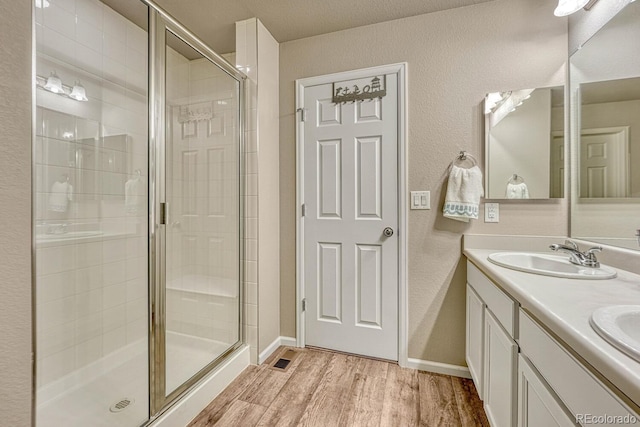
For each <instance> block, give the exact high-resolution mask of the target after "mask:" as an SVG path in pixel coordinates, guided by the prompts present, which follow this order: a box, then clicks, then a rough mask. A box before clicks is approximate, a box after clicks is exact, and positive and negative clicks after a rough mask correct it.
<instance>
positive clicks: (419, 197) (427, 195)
mask: <svg viewBox="0 0 640 427" xmlns="http://www.w3.org/2000/svg"><path fill="white" fill-rule="evenodd" d="M410 205H411V206H410V208H411V209H431V192H430V191H412V192H411V201H410Z"/></svg>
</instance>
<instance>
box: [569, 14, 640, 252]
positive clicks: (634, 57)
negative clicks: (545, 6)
mask: <svg viewBox="0 0 640 427" xmlns="http://www.w3.org/2000/svg"><path fill="white" fill-rule="evenodd" d="M638 52H640V2H635V3H634V2H631V3H629V4H628V5H627V6H626V7H625V8H624V9H622V10H621V11H620V13H618V14H617V15H616V16H615V17H614V18H612V19H611V20H610V21H609V22H608V23H607V24H605V25H604V26H603V27H602V28H601V29H600V30H599V31H598V32H597V33H596V34H595V35H594V36H593V37H592V38H591V39H590V40H588V41H587V42H586V43H585V44H584V45H583V46H582V47H581V48H580V49H579V50H577V51H576V52H575V53H574V54H573V55H572V56H571V58H570V71H569V73H570V93H571V100H570V106H571V109H570V111H571V153H572V155H571V194H572V198H571V199H572V203H571V235H572V236H573V237H578V238H582V239H587V240H592V241H596V242H600V243H605V244H610V245H616V246H622V247H626V248H631V249H638V250H640V244H639V237H638V236H637V234H638V233H640V232H639V231H638V230H639V229H640V168H639V167H638V166H637V165H639V164H640V55H638Z"/></svg>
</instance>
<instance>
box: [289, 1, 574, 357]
mask: <svg viewBox="0 0 640 427" xmlns="http://www.w3.org/2000/svg"><path fill="white" fill-rule="evenodd" d="M556 4H557V2H555V1H554V0H543V1H542V0H541V1H530V0H496V1H493V2H488V3H483V4H478V5H474V6H471V7H466V8H460V9H453V10H449V11H444V12H438V13H433V14H427V15H421V16H416V17H411V18H406V19H401V20H396V21H391V22H386V23H381V24H376V25H371V26H366V27H360V28H354V29H350V30H346V31H341V32H336V33H331V34H325V35H321V36H317V37H311V38H306V39H301V40H296V41H291V42H287V43H282V44H281V45H280V136H281V140H280V210H281V216H280V227H281V234H280V236H281V237H280V245H281V252H280V255H281V263H280V266H281V300H280V302H281V310H280V311H281V335H283V336H295V333H296V330H295V307H296V306H295V213H296V206H295V180H296V176H295V164H296V160H295V112H294V110H295V98H294V95H295V94H294V82H295V80H296V79H299V78H303V77H310V76H316V75H322V74H328V73H334V72H339V71H346V70H352V69H358V68H364V67H371V66H376V65H382V64H390V63H397V62H405V61H406V62H407V63H408V64H409V65H408V66H409V77H408V98H409V109H408V117H409V135H408V147H409V159H410V160H409V190H431V192H432V206H434V209H433V210H427V211H410V214H409V228H410V229H409V234H410V235H409V243H408V244H409V278H408V289H409V292H408V293H409V332H408V333H409V357H411V358H419V359H425V360H431V361H439V362H444V363H451V364H455V365H464V364H465V361H464V296H465V287H464V286H465V277H466V267H465V262H464V259H463V257H462V256H461V238H462V234H463V233H465V232H473V233H479V234H483V233H484V234H533V235H535V234H542V235H566V233H567V204H566V202H565V201H564V200H562V201H544V202H531V201H529V202H509V203H502V204H501V205H500V208H501V212H500V219H501V221H500V223H499V224H485V223H483V222H480V221H476V222H474V223H472V224H471V225H466V224H463V223H460V222H456V221H452V220H449V219H445V218H443V216H442V214H441V209H442V204H443V198H444V184H445V178H446V171H447V167H448V166H449V163H450V162H451V160H452V159H453V157H454V156H455V154H457V152H458V151H459V150H463V149H464V150H468V151H469V152H471V153H472V154H475V155H476V156H478V157H480V153H482V152H483V151H484V149H483V145H482V139H483V114H482V104H481V103H482V100H483V98H484V96H485V94H486V93H487V92H495V91H499V90H507V89H513V88H523V87H546V86H554V85H559V84H562V83H563V81H564V62H565V59H566V55H567V23H566V19H563V18H556V17H554V16H553V9H554V8H555V6H556Z"/></svg>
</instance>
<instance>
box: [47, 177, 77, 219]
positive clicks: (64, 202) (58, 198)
mask: <svg viewBox="0 0 640 427" xmlns="http://www.w3.org/2000/svg"><path fill="white" fill-rule="evenodd" d="M72 200H73V186H72V185H71V184H69V183H68V182H60V181H56V182H54V183H53V185H52V186H51V194H49V210H50V211H54V212H66V211H67V206H68V205H69V202H70V201H72Z"/></svg>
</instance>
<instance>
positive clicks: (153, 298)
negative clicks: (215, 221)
mask: <svg viewBox="0 0 640 427" xmlns="http://www.w3.org/2000/svg"><path fill="white" fill-rule="evenodd" d="M141 1H142V2H143V3H145V4H146V5H147V6H149V32H148V34H149V394H150V400H149V406H150V408H149V409H150V411H149V412H150V413H149V415H150V419H149V421H150V422H152V421H153V420H155V419H156V418H157V417H158V416H159V415H161V414H162V413H163V412H164V411H166V410H167V409H168V408H169V407H171V405H172V404H173V403H175V402H176V401H177V400H178V399H179V398H180V397H181V396H183V395H184V394H185V393H187V392H188V391H189V390H190V389H191V388H192V387H193V386H194V385H195V384H197V383H198V382H199V381H201V380H202V379H203V378H204V377H205V376H206V375H207V374H208V373H209V372H211V371H212V370H213V369H214V368H215V367H216V366H218V365H219V364H220V363H221V362H222V361H223V360H225V359H226V357H227V356H228V355H229V354H231V353H232V352H233V351H235V350H236V349H238V348H239V347H240V346H242V344H243V343H244V330H243V329H244V328H243V316H244V313H243V312H244V292H243V290H244V289H243V288H244V286H243V284H244V268H243V258H244V257H243V254H244V227H243V219H244V193H245V192H244V185H245V183H244V171H245V168H244V142H245V141H244V139H245V84H246V78H247V77H246V75H244V74H243V73H242V72H240V71H238V70H237V69H236V68H235V67H234V66H232V65H231V64H229V63H228V62H227V60H226V59H224V58H223V57H222V56H220V55H218V54H217V53H216V52H214V51H213V50H211V49H210V48H209V47H208V46H206V45H205V44H204V43H203V42H202V41H201V40H200V39H199V38H198V37H197V36H195V35H194V34H193V33H192V32H190V31H189V30H188V29H187V28H185V27H184V26H183V25H182V24H180V23H179V22H178V21H177V20H175V19H174V18H173V17H172V16H171V15H169V14H168V13H167V12H166V11H164V10H163V9H162V8H161V7H159V6H158V5H156V4H155V3H154V2H153V1H150V0H141ZM167 31H169V32H171V33H172V34H173V35H175V36H176V37H178V38H179V39H181V40H182V41H183V42H184V43H186V44H187V45H189V46H190V47H191V48H193V49H194V50H196V51H197V52H198V53H199V54H201V55H202V56H203V57H204V58H205V59H207V60H208V61H210V62H211V63H213V64H215V65H217V66H218V67H220V68H221V69H222V71H224V72H225V73H227V74H228V75H229V76H230V77H232V78H234V79H235V80H236V81H237V83H238V116H237V120H236V123H237V129H238V143H239V147H238V178H239V185H238V190H239V191H238V195H239V201H238V203H239V204H238V215H239V221H238V223H239V227H238V231H239V234H238V239H239V242H238V256H239V276H238V277H239V289H238V295H239V306H240V307H239V310H238V312H239V319H238V328H239V330H238V341H237V342H236V343H235V344H234V345H233V346H232V347H231V348H229V349H227V351H225V352H224V353H223V354H221V355H220V356H219V357H217V358H216V359H214V360H212V361H211V362H210V363H209V364H207V365H206V366H204V367H203V368H202V369H201V370H200V371H199V372H198V373H196V374H195V375H194V376H193V377H191V378H190V379H189V380H187V381H186V382H185V383H183V384H182V385H180V386H179V387H178V388H176V389H175V390H173V391H172V392H171V393H170V394H168V395H167V394H166V354H165V351H166V346H165V333H166V277H165V266H166V262H165V260H166V251H165V249H166V242H167V237H166V224H165V219H166V211H167V203H166V200H165V195H166V193H165V189H166V187H165V182H166V181H165V180H166V163H165V160H166V158H165V155H166V129H167V126H166V111H167V108H166V85H165V81H166V78H165V77H166V72H165V70H166V67H165V65H166V46H167V42H166V33H167Z"/></svg>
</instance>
